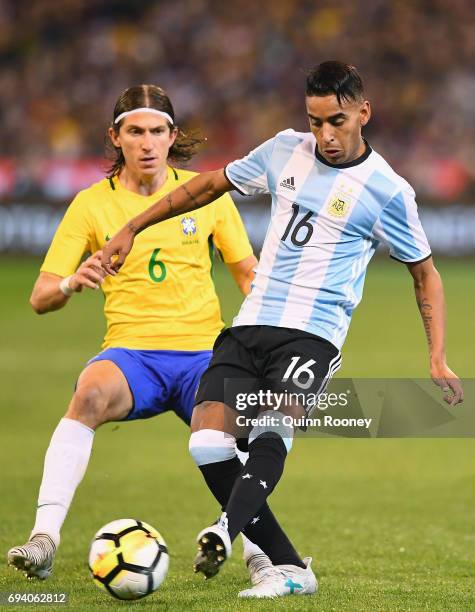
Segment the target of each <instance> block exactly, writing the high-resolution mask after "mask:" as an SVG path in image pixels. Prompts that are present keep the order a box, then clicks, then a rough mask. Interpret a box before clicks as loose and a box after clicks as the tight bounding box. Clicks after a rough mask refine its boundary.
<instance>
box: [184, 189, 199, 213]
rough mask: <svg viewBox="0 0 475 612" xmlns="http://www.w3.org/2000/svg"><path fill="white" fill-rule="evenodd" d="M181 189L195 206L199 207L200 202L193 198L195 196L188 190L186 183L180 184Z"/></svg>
mask: <svg viewBox="0 0 475 612" xmlns="http://www.w3.org/2000/svg"><path fill="white" fill-rule="evenodd" d="M181 187H182V189H184V190H185V193H186V195H187V196H188V197H189V198H190V200H191V201H192V202H193V204H194V205H195V206H197V207H198V208H199V207H200V204H199V202H198V200H197V199H196V198H195V196H194V195H193V194H192V193H191V192H190V190H189V189H188V187H187V186H186V185H182V186H181Z"/></svg>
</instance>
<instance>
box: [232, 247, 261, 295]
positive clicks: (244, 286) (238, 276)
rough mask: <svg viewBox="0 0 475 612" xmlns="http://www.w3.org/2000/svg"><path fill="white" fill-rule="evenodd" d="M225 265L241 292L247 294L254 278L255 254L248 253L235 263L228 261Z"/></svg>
mask: <svg viewBox="0 0 475 612" xmlns="http://www.w3.org/2000/svg"><path fill="white" fill-rule="evenodd" d="M226 265H227V267H228V270H229V271H230V272H231V274H232V276H233V278H234V280H235V282H236V285H237V286H238V287H239V289H240V290H241V292H242V293H243V294H244V295H248V294H249V293H250V291H251V283H252V281H253V280H254V268H255V267H256V266H257V259H256V256H255V255H249V257H246V259H242V260H241V261H238V262H237V263H228V264H226Z"/></svg>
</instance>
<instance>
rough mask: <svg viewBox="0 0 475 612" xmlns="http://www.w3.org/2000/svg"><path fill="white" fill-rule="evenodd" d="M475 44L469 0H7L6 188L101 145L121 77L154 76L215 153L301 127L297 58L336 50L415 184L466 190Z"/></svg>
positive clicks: (0, 117)
mask: <svg viewBox="0 0 475 612" xmlns="http://www.w3.org/2000/svg"><path fill="white" fill-rule="evenodd" d="M474 56H475V11H474V10H473V0H413V1H411V2H409V1H407V0H392V1H391V2H387V1H386V0H370V1H368V0H353V1H352V2H342V3H335V2H332V1H331V0H321V1H319V2H315V0H273V1H272V2H268V3H256V2H250V1H249V0H233V2H225V3H223V2H220V0H174V2H162V1H160V0H159V1H156V2H144V3H139V2H135V1H134V0H122V1H121V2H110V1H108V0H62V1H61V2H58V1H57V0H39V1H38V2H25V1H20V2H19V1H18V0H3V2H1V3H0V58H1V59H0V138H1V142H2V152H1V156H2V157H3V158H4V160H3V164H4V165H5V164H11V163H12V161H11V160H13V163H14V166H15V168H17V170H18V172H17V177H20V178H21V177H22V180H20V179H18V181H16V182H15V185H13V186H12V190H13V191H14V190H15V189H20V187H19V185H20V186H21V185H22V187H21V188H22V189H23V190H29V189H33V188H35V185H36V186H37V185H38V184H39V183H40V178H41V172H42V170H41V169H42V167H43V166H42V164H44V162H45V160H46V159H47V160H54V159H62V160H64V159H69V160H78V159H83V158H97V157H100V156H101V154H102V152H103V149H104V133H105V128H106V126H107V124H108V122H109V121H110V116H109V112H110V108H111V106H112V104H113V101H114V100H115V98H116V97H117V95H118V93H119V92H120V91H121V90H122V89H124V88H125V87H127V86H129V85H132V84H138V83H142V82H154V83H157V84H160V85H161V86H163V87H164V88H165V89H166V90H167V92H168V93H169V94H170V96H171V98H172V99H173V100H174V101H176V102H175V104H176V108H175V111H176V114H177V117H178V119H179V123H180V125H183V126H185V127H186V129H194V128H199V129H200V130H201V132H202V133H203V135H205V136H206V137H207V139H208V142H207V145H206V147H205V148H204V152H203V154H202V155H201V158H200V164H201V167H215V166H217V165H220V164H222V163H225V162H226V161H229V160H231V159H233V158H235V157H237V156H240V155H242V154H244V153H246V152H247V151H248V150H249V149H250V148H252V147H253V146H254V145H256V144H257V143H260V142H262V141H263V140H265V139H267V138H269V137H270V136H272V135H273V134H275V133H276V132H277V131H278V130H281V129H285V128H288V127H293V128H295V129H297V130H302V129H303V130H304V129H306V119H305V111H304V106H303V87H304V72H305V70H306V69H307V68H309V67H310V66H311V65H313V64H315V63H318V62H320V61H323V60H325V59H341V60H344V61H349V62H351V63H354V64H355V65H356V66H357V67H358V68H359V70H360V72H361V73H362V75H363V77H364V78H365V82H366V86H367V91H368V96H369V98H370V99H372V100H373V101H374V104H373V106H374V115H373V119H372V122H371V124H370V126H369V127H368V129H367V132H366V133H367V137H368V139H369V141H370V142H371V144H372V145H373V146H374V147H375V148H376V149H377V150H378V151H380V152H381V153H382V154H383V155H384V156H386V157H387V159H388V160H389V162H390V163H392V164H393V165H394V166H395V168H397V169H398V171H400V172H401V174H403V175H404V176H406V177H407V178H408V179H409V180H410V182H411V183H412V184H413V185H414V186H415V188H416V190H417V191H418V193H419V195H420V196H421V195H422V196H424V197H425V198H426V199H429V200H430V201H435V202H437V201H440V202H452V201H453V202H455V201H456V202H463V201H468V200H470V198H472V201H473V196H474V194H475V144H474V140H473V136H472V134H471V132H472V130H471V129H469V126H470V125H474V124H475V106H474V105H473V99H474V97H475V71H474V68H473V57H474Z"/></svg>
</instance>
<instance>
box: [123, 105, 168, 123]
mask: <svg viewBox="0 0 475 612" xmlns="http://www.w3.org/2000/svg"><path fill="white" fill-rule="evenodd" d="M133 113H153V114H154V115H160V116H161V117H165V119H166V120H167V121H169V122H170V123H171V124H172V125H175V122H174V121H173V119H172V118H171V116H170V115H169V114H168V113H165V112H163V111H160V110H157V109H156V108H148V107H145V108H134V109H133V110H130V111H126V112H125V113H121V114H120V115H119V116H118V117H116V118H115V119H114V123H119V121H120V120H121V119H124V117H128V116H129V115H132V114H133Z"/></svg>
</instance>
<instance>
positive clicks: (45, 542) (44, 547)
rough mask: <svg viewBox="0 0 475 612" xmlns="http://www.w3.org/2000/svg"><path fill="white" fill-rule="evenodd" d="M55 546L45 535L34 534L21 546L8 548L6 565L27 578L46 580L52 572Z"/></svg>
mask: <svg viewBox="0 0 475 612" xmlns="http://www.w3.org/2000/svg"><path fill="white" fill-rule="evenodd" d="M55 554H56V544H55V543H54V542H53V540H52V539H51V538H50V537H49V535H46V533H35V535H33V536H32V537H31V538H30V539H29V541H28V542H27V543H26V544H23V546H15V547H14V548H10V550H9V551H8V554H7V560H8V565H11V566H12V567H14V568H15V569H17V570H21V571H23V572H24V573H25V576H26V577H27V578H38V579H39V580H46V578H49V576H51V573H52V571H53V561H54V555H55Z"/></svg>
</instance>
